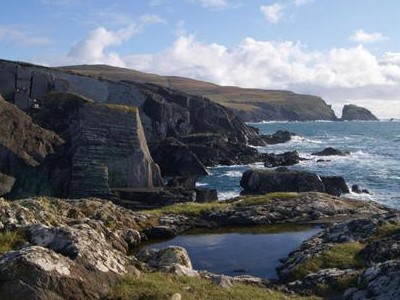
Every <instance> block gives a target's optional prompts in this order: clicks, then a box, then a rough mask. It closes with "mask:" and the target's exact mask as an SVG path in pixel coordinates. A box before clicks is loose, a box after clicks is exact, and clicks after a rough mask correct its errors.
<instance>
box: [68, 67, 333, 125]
mask: <svg viewBox="0 0 400 300" xmlns="http://www.w3.org/2000/svg"><path fill="white" fill-rule="evenodd" d="M60 69H61V70H68V71H71V72H74V73H77V74H84V75H89V76H95V77H101V78H105V79H109V80H113V81H122V80H124V81H132V82H140V83H153V84H157V85H160V86H164V87H168V88H171V89H175V90H179V91H183V92H185V93H188V94H192V95H198V96H204V97H207V98H209V99H211V100H212V101H213V102H215V103H218V104H221V105H223V106H225V107H227V108H230V109H231V110H232V111H233V112H234V113H235V114H236V115H237V116H239V117H240V118H241V119H243V120H244V121H248V122H259V121H263V120H289V121H312V120H336V119H337V118H336V116H335V114H334V112H333V110H332V108H331V107H330V106H329V105H327V104H326V103H325V101H324V100H323V99H321V98H320V97H317V96H312V95H301V94H296V93H293V92H290V91H279V90H262V89H246V88H239V87H230V86H219V85H216V84H212V83H208V82H204V81H199V80H194V79H190V78H184V77H175V76H158V75H154V74H148V73H143V72H139V71H135V70H129V69H123V68H116V67H110V66H105V65H83V66H70V67H63V68H60Z"/></svg>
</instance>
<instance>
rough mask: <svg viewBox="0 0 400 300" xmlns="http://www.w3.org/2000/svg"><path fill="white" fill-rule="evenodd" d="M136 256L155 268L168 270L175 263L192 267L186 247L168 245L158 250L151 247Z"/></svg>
mask: <svg viewBox="0 0 400 300" xmlns="http://www.w3.org/2000/svg"><path fill="white" fill-rule="evenodd" d="M136 257H137V258H138V259H139V260H140V261H142V262H145V263H147V264H148V265H149V266H150V267H152V268H156V269H161V270H169V269H172V268H173V267H174V266H176V265H180V266H182V267H185V268H188V269H193V268H192V262H191V260H190V258H189V255H188V253H187V251H186V249H184V248H182V247H178V246H169V247H166V248H162V249H158V250H157V249H151V248H147V249H143V250H141V251H140V252H139V253H138V254H137V255H136Z"/></svg>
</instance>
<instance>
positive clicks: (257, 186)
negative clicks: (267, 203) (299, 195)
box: [240, 168, 325, 194]
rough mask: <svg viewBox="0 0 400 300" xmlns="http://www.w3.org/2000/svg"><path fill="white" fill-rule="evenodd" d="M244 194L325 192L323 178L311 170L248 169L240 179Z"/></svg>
mask: <svg viewBox="0 0 400 300" xmlns="http://www.w3.org/2000/svg"><path fill="white" fill-rule="evenodd" d="M240 186H241V187H242V188H243V192H242V193H243V194H266V193H272V192H311V191H314V192H325V187H324V185H323V183H322V181H321V179H320V178H319V177H318V176H317V175H315V174H313V173H309V172H301V171H289V170H288V169H285V168H283V170H278V171H268V170H248V171H246V172H244V173H243V176H242V179H241V180H240Z"/></svg>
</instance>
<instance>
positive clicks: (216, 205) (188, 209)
mask: <svg viewBox="0 0 400 300" xmlns="http://www.w3.org/2000/svg"><path fill="white" fill-rule="evenodd" d="M229 206H230V204H229V203H224V202H210V203H195V202H186V203H177V204H172V205H169V206H165V207H162V208H159V209H153V210H149V211H147V212H148V213H151V214H153V215H162V214H177V215H178V214H179V215H180V214H182V215H188V216H200V215H202V214H205V213H208V212H211V211H213V210H219V209H224V208H227V207H229Z"/></svg>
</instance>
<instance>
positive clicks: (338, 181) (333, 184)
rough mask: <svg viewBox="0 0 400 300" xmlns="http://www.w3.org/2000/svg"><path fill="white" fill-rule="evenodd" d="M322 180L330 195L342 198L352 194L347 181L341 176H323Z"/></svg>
mask: <svg viewBox="0 0 400 300" xmlns="http://www.w3.org/2000/svg"><path fill="white" fill-rule="evenodd" d="M321 180H322V183H323V184H324V186H325V191H326V192H327V193H328V194H331V195H334V196H340V195H341V194H348V193H350V190H349V188H348V186H347V184H346V181H345V180H344V178H343V177H341V176H321Z"/></svg>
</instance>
